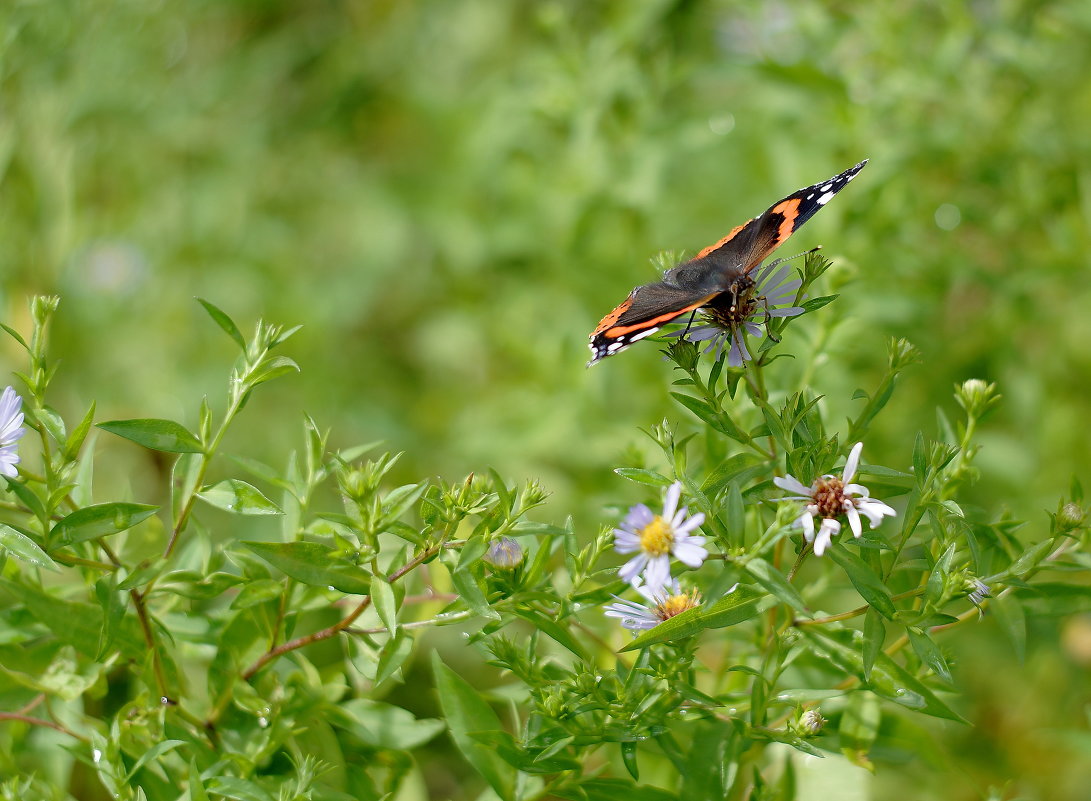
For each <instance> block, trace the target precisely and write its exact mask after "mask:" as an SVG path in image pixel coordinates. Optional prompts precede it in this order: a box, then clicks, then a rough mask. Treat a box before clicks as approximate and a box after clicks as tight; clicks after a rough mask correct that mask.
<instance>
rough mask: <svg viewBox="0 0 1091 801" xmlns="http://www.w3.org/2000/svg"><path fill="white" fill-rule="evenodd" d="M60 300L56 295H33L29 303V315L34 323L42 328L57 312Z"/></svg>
mask: <svg viewBox="0 0 1091 801" xmlns="http://www.w3.org/2000/svg"><path fill="white" fill-rule="evenodd" d="M60 302H61V299H60V297H59V296H58V295H35V296H34V297H33V298H31V301H30V314H31V316H32V317H33V318H34V322H35V323H36V324H37V325H39V326H43V325H45V324H46V322H47V321H48V320H49V318H50V316H51V315H52V314H53V312H55V311H57V306H58V305H60Z"/></svg>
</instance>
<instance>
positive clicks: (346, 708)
mask: <svg viewBox="0 0 1091 801" xmlns="http://www.w3.org/2000/svg"><path fill="white" fill-rule="evenodd" d="M322 714H323V715H325V716H326V718H327V719H328V720H329V722H330V723H331V724H333V725H334V726H337V727H338V728H342V729H344V730H345V731H348V732H351V733H352V734H353V735H354V736H355V737H356V738H357V739H359V740H360V741H361V742H363V743H364V744H365V745H367V746H369V747H371V748H384V749H388V750H391V751H401V750H404V751H408V750H411V749H413V748H419V747H420V746H422V745H424V744H425V743H427V742H428V741H429V740H431V739H432V738H434V737H435V736H436V735H437V734H439V733H440V732H441V731H443V730H444V729H445V728H446V725H445V724H444V722H443V721H442V720H437V719H435V718H421V719H418V718H416V717H414V716H413V713H412V712H410V711H409V710H407V709H402V708H401V707H400V706H394V705H393V704H385V703H382V702H381V701H372V700H371V699H368V698H354V699H352V700H351V701H345V702H344V703H342V704H340V705H339V706H329V707H326V708H325V709H324V711H323V713H322Z"/></svg>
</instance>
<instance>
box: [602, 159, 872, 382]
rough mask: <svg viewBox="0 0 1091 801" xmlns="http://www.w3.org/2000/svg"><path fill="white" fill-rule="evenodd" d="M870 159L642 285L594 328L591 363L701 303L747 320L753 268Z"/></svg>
mask: <svg viewBox="0 0 1091 801" xmlns="http://www.w3.org/2000/svg"><path fill="white" fill-rule="evenodd" d="M865 164H867V159H865V160H864V161H861V162H860V163H859V164H857V165H856V166H855V167H852V168H850V169H848V170H845V171H844V172H843V173H841V174H840V175H835V176H834V177H833V178H830V179H829V180H827V181H822V182H820V183H817V184H814V185H812V186H808V187H806V188H805V189H800V190H799V191H798V192H793V193H792V194H790V195H788V197H786V198H784V199H783V200H781V201H778V202H777V203H774V204H773V205H772V206H771V207H770V208H769V209H768V210H767V211H766V212H765V213H764V214H759V215H758V216H757V217H755V218H754V219H752V220H750V221H749V222H746V223H743V224H742V225H740V226H738V227H736V228H735V229H733V230H732V231H731V233H729V234H728V235H727V236H725V237H724V238H723V239H721V240H720V241H719V242H717V243H716V244H714V245H709V246H708V247H707V248H705V249H704V250H702V251H701V252H700V253H698V254H697V256H696V257H695V258H692V259H690V260H689V261H687V262H683V263H682V264H679V265H678V266H676V267H672V268H671V269H669V270H667V272H665V273H664V274H663V280H661V281H658V282H656V283H654V284H645V285H644V286H638V287H637V288H636V289H634V290H633V291H632V292H630V293H629V297H628V298H626V299H625V301H624V302H623V303H622V304H621V305H620V306H618V307H617V308H616V309H614V310H613V311H612V312H610V313H609V314H607V315H606V316H605V317H603V318H602V321H601V322H599V324H598V326H597V327H596V328H595V330H594V331H592V332H591V344H590V348H591V361H589V362H588V363H587V365H588V367H590V366H591V365H592V364H594V363H595V362H597V361H599V360H600V359H605V358H606V357H607V356H613V355H614V354H615V353H620V352H621V351H623V350H625V348H627V347H629V346H630V345H632V344H633V343H634V342H636V341H638V340H641V339H643V338H644V337H647V336H651V335H652V334H654V333H655V332H656V331H658V330H659V329H660V328H661V327H662V326H664V325H665V324H667V323H669V322H670V321H671V320H674V319H675V318H677V317H680V316H681V315H683V314H686V313H687V312H693V311H696V310H697V309H700V308H701V307H708V309H709V311H710V313H711V314H712V316H713V317H714V318H716V319H718V320H722V321H727V322H728V324H729V325H734V324H735V323H733V322H732V321H741V320H745V319H746V317H747V313H741V314H740V312H739V309H740V306H746V307H747V308H749V306H750V305H752V301H753V300H755V299H753V298H751V297H750V293H751V292H752V290H753V289H754V287H755V282H754V279H753V278H752V277H751V276H750V273H751V272H753V270H754V268H756V267H757V266H758V265H759V264H761V263H762V261H764V260H765V258H766V257H767V256H768V255H769V254H770V253H772V252H773V251H774V250H776V249H777V248H778V247H779V246H780V245H782V244H783V243H784V241H785V240H786V239H787V238H788V237H790V236H791V235H792V234H794V233H795V232H796V231H798V230H799V227H800V226H801V225H803V223H805V222H807V220H809V219H810V218H811V217H813V216H814V214H815V212H817V211H818V210H819V209H820V208H822V207H823V206H825V205H826V204H827V203H829V202H830V200H831V199H832V198H833V196H834V195H836V194H837V193H838V192H840V191H841V190H842V189H844V188H845V187H846V186H847V185H848V183H849V181H851V180H852V179H853V178H855V177H856V173H858V172H860V170H862V169H864V165H865ZM748 301H750V302H749V303H748Z"/></svg>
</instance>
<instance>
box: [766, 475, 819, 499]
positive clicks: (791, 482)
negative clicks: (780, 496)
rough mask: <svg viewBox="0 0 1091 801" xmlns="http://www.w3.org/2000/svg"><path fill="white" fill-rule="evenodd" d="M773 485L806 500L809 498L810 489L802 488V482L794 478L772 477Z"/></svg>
mask: <svg viewBox="0 0 1091 801" xmlns="http://www.w3.org/2000/svg"><path fill="white" fill-rule="evenodd" d="M773 483H774V484H776V485H777V486H778V487H780V488H781V489H782V490H784V491H785V492H794V493H795V494H796V495H802V496H803V497H805V498H808V499H809V498H810V497H811V488H810V487H805V486H803V484H802V482H800V480H799V479H798V478H796V477H795V476H784V477H783V478H781V477H780V476H774V477H773Z"/></svg>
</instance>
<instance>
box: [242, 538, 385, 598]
mask: <svg viewBox="0 0 1091 801" xmlns="http://www.w3.org/2000/svg"><path fill="white" fill-rule="evenodd" d="M242 544H243V545H245V546H246V547H247V548H249V549H250V550H251V551H253V552H254V553H256V554H257V555H258V556H260V557H261V558H262V559H264V560H265V561H266V562H268V563H269V564H271V565H272V566H273V567H275V568H276V569H277V570H279V571H280V572H282V573H284V574H285V575H287V576H291V577H292V578H294V579H295V580H296V581H300V582H302V583H304V584H307V585H308V586H311V587H333V588H334V589H337V590H340V591H341V592H345V593H349V594H350V595H367V594H368V592H370V586H371V584H370V580H371V577H370V576H369V575H368V574H367V573H366V572H364V571H363V570H361V569H360V568H359V567H357V566H356V565H353V564H351V563H350V562H348V561H346V560H345V558H344V556H342V555H340V554H339V553H338V552H337V551H334V549H333V548H331V547H330V546H328V545H323V544H321V543H318V542H252V541H244V542H243V543H242Z"/></svg>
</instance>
